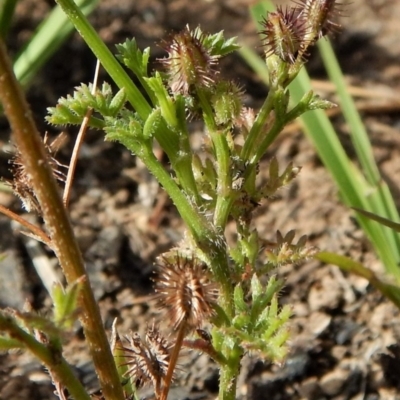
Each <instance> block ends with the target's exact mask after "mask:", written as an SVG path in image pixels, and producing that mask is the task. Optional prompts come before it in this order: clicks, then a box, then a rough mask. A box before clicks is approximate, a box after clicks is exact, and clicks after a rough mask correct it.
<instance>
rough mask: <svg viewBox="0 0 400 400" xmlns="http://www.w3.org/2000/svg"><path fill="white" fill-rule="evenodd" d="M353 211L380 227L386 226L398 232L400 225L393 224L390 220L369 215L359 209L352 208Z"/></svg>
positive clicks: (367, 212)
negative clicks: (378, 224) (377, 223)
mask: <svg viewBox="0 0 400 400" xmlns="http://www.w3.org/2000/svg"><path fill="white" fill-rule="evenodd" d="M353 209H354V210H356V211H357V212H358V213H360V214H363V215H365V216H366V217H368V218H371V219H373V220H374V221H376V222H379V223H380V224H382V225H385V226H388V227H389V228H390V229H392V230H394V231H396V232H400V224H398V223H396V222H393V221H392V220H390V219H387V218H383V217H381V216H380V215H377V214H374V213H371V212H369V211H365V210H361V208H357V207H353Z"/></svg>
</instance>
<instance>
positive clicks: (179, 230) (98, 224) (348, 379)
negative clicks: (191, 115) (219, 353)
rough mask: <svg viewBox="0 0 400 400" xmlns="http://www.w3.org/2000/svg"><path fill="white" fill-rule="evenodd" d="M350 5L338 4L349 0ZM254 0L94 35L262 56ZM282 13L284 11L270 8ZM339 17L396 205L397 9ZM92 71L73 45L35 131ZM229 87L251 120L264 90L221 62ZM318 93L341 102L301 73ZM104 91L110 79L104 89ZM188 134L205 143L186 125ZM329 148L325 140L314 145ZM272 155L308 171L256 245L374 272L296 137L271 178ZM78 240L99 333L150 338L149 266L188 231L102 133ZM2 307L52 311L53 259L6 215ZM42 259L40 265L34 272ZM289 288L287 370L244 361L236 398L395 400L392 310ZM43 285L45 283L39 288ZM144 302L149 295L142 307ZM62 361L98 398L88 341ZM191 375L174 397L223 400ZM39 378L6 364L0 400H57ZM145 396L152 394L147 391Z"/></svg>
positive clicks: (396, 329)
mask: <svg viewBox="0 0 400 400" xmlns="http://www.w3.org/2000/svg"><path fill="white" fill-rule="evenodd" d="M343 2H344V1H343ZM249 3H250V2H249V1H245V0H241V1H234V0H231V1H229V0H214V1H200V0H198V1H188V0H175V1H167V0H164V1H161V0H145V1H143V0H137V1H130V0H102V1H101V2H100V4H99V7H98V8H97V10H96V11H95V12H94V13H93V14H92V16H91V18H90V19H91V21H92V22H93V23H94V25H95V27H96V29H97V31H98V32H99V33H100V35H101V37H102V38H103V39H104V40H105V41H106V42H107V44H108V45H109V46H110V47H111V48H113V45H114V44H116V43H120V42H123V41H124V40H125V38H127V37H132V36H134V37H136V38H137V40H138V42H139V45H140V46H141V47H142V48H143V47H147V46H150V47H151V48H152V56H153V57H154V58H157V57H160V56H161V55H162V54H161V49H160V48H159V47H157V46H155V42H158V41H159V40H160V39H162V38H163V37H164V36H165V34H166V33H168V32H170V31H173V30H180V29H182V28H183V27H184V26H185V25H186V24H188V23H189V24H190V26H191V27H195V26H197V25H201V27H202V28H203V30H206V31H209V32H216V31H219V30H221V29H224V30H225V35H226V37H230V36H238V37H239V42H241V43H246V44H248V45H250V46H252V47H254V48H255V49H257V50H258V51H261V48H260V43H259V41H258V38H257V35H256V32H255V28H254V26H253V24H252V22H251V21H250V17H249V12H248V7H247V6H248V4H249ZM277 4H281V3H280V2H277ZM51 7H52V1H50V0H49V1H45V0H20V1H19V2H18V5H17V15H16V19H15V21H14V23H13V28H12V32H11V34H10V36H9V38H8V44H9V47H10V52H11V54H16V52H17V51H18V49H20V48H21V47H22V46H23V44H24V43H25V42H26V40H27V39H28V38H29V37H30V35H31V34H32V32H33V30H34V29H35V27H36V26H37V25H38V23H40V21H41V20H42V19H43V17H44V16H45V15H46V14H47V13H48V11H49V10H50V9H51ZM344 14H346V17H345V18H342V19H341V23H342V25H343V31H342V32H341V33H340V34H339V35H337V36H336V38H335V39H334V44H335V48H336V51H337V54H338V56H339V59H340V63H341V65H342V68H343V70H344V72H345V74H346V77H347V80H348V83H349V85H351V87H352V90H353V93H354V95H355V97H356V101H357V105H358V107H359V108H360V110H362V116H363V120H364V122H365V124H366V126H367V129H368V132H369V135H370V138H371V141H372V144H373V147H374V153H375V156H376V159H377V160H378V163H379V166H380V168H381V172H382V174H383V176H384V177H385V179H386V181H387V183H388V184H389V186H390V188H391V190H392V192H393V193H394V195H395V198H396V202H397V205H398V206H400V194H399V182H400V159H399V152H400V131H399V129H400V117H399V116H400V114H399V108H400V96H399V93H400V64H399V61H400V40H399V38H400V28H399V22H398V21H399V20H400V2H399V1H396V0H393V1H390V0H353V1H352V2H351V4H350V5H348V7H346V11H345V13H344ZM94 65H95V60H94V57H93V56H92V55H91V53H90V51H88V49H87V48H86V46H85V44H84V43H83V42H82V40H81V39H80V38H79V37H78V35H73V36H72V38H71V39H70V40H69V41H68V42H67V43H66V44H65V45H64V46H63V47H62V48H61V49H60V50H59V51H58V52H57V54H56V55H55V56H54V57H53V58H52V59H51V60H50V62H49V63H47V64H46V66H45V67H44V69H43V70H42V71H41V73H40V74H39V75H38V76H37V78H36V79H35V82H34V83H33V85H32V86H31V87H30V89H29V90H28V99H29V101H30V104H31V106H32V109H33V111H34V115H35V118H36V120H37V123H38V126H39V128H40V129H41V131H42V132H45V131H50V132H51V133H54V134H56V132H55V131H54V130H53V129H51V128H50V127H48V126H46V125H45V123H44V115H45V112H46V107H49V106H54V105H55V104H56V102H57V99H58V98H59V97H60V96H65V95H66V94H68V93H72V91H73V87H74V86H76V85H78V84H79V83H81V82H90V81H91V80H92V76H93V70H94ZM224 67H225V74H226V76H227V77H230V78H234V79H235V80H236V81H238V82H240V84H241V85H242V86H243V87H244V88H245V90H246V93H247V95H246V103H247V105H248V106H251V107H254V108H257V107H259V106H260V104H261V102H262V101H263V99H264V98H265V95H266V93H267V89H266V87H265V86H264V85H263V84H262V83H261V82H260V80H259V79H258V78H257V76H256V75H254V73H253V72H252V71H251V70H250V69H249V68H248V67H247V66H246V64H245V63H244V62H243V61H242V60H241V58H240V57H239V56H238V55H232V56H230V57H228V58H227V59H226V60H225V61H224ZM308 68H309V70H310V73H311V75H312V77H313V78H314V79H315V81H314V83H315V87H316V89H317V91H318V92H321V94H322V95H323V96H325V97H329V98H330V99H333V100H334V99H335V95H334V93H333V92H332V90H331V89H330V87H329V85H326V78H325V74H324V71H323V68H322V64H321V62H320V60H319V58H318V56H317V55H313V56H312V57H311V60H310V62H309V64H308ZM101 79H107V78H106V77H105V76H102V78H101ZM333 121H334V123H335V126H336V128H337V130H338V132H339V133H340V137H341V140H342V141H343V143H344V145H345V148H346V150H347V151H348V153H349V154H350V155H352V154H353V150H352V146H351V142H350V139H349V136H348V131H347V127H346V125H345V124H344V122H343V119H342V117H341V116H339V115H337V116H334V117H333ZM193 132H194V133H198V134H199V132H201V127H200V126H198V125H196V124H194V125H193ZM67 133H68V135H69V137H70V141H69V143H68V144H67V145H66V146H65V147H64V148H63V149H62V150H61V151H60V157H61V161H64V162H67V161H68V155H69V152H70V149H71V146H72V144H73V140H74V137H75V135H76V131H75V130H73V129H68V131H67ZM321 134H323V132H321ZM0 144H1V146H2V148H3V151H2V152H1V154H0V161H1V164H0V173H1V175H2V176H4V177H9V172H8V163H7V162H8V159H9V158H10V154H9V151H10V149H11V148H10V144H9V129H8V125H7V123H6V121H5V119H4V118H1V119H0ZM272 155H275V156H276V157H277V158H278V161H279V163H280V164H281V165H282V166H283V165H286V164H287V163H289V162H290V161H293V162H294V164H295V165H298V166H302V171H301V174H300V176H299V178H298V179H297V180H296V181H295V182H294V183H293V184H292V185H291V186H290V187H289V188H287V189H285V190H282V191H280V192H279V195H278V196H277V197H276V198H274V199H273V200H271V201H269V202H268V203H265V204H263V205H262V206H261V207H260V209H259V210H258V212H257V218H256V221H255V223H256V225H257V227H258V228H259V231H260V235H261V237H263V238H264V239H266V240H273V239H274V237H275V232H276V230H277V229H279V230H281V231H282V232H287V231H289V230H290V229H295V230H296V232H297V233H296V234H297V236H298V237H300V236H301V235H303V234H307V235H309V237H310V243H311V244H313V245H315V246H318V247H319V248H320V249H324V250H329V251H334V252H338V253H340V254H345V255H350V256H352V257H353V258H354V259H356V260H359V261H361V262H362V263H363V264H364V265H365V266H367V267H368V268H371V269H373V270H374V271H376V272H377V273H382V266H381V265H380V263H379V261H378V260H377V259H376V256H375V255H374V253H373V251H372V250H371V247H370V245H369V243H368V241H367V240H366V238H365V236H364V234H363V233H362V231H361V230H360V229H359V227H358V225H357V223H356V221H355V219H354V215H353V213H352V212H351V211H350V210H349V209H347V208H346V207H344V206H343V205H342V204H341V203H340V200H339V199H338V195H337V190H336V188H335V186H334V184H333V182H332V179H331V177H330V176H329V174H328V173H327V172H326V171H325V169H324V168H323V166H322V165H321V162H320V161H319V159H318V156H317V155H316V153H315V151H314V149H313V148H312V146H311V145H310V143H309V142H308V141H307V140H306V138H305V137H304V135H303V134H302V133H301V131H300V129H299V127H298V126H292V127H290V129H289V130H287V131H286V132H285V133H283V134H282V135H281V137H280V138H279V139H278V140H277V141H276V143H275V144H274V145H273V146H272V148H271V150H270V151H269V153H268V155H267V156H266V157H265V160H264V161H263V163H262V166H261V174H262V173H263V171H266V169H267V165H268V160H269V159H270V158H271V156H272ZM0 201H1V204H3V205H5V206H7V207H10V208H11V209H12V210H14V211H17V212H20V213H23V210H22V209H21V206H20V203H19V202H18V200H16V199H15V198H14V197H13V196H12V195H10V194H8V193H5V192H1V193H0ZM70 211H71V219H72V221H73V224H74V227H75V230H76V235H77V237H78V240H79V243H80V246H81V249H82V252H83V254H84V257H85V260H86V262H87V268H88V272H89V275H90V278H91V280H92V283H93V286H94V290H95V295H96V298H97V299H98V301H99V304H100V306H101V310H102V313H103V316H104V321H105V323H106V325H107V326H108V327H110V325H111V322H112V320H113V319H114V318H115V317H119V325H118V329H119V331H120V333H127V332H128V331H129V329H132V330H139V331H143V329H144V327H145V326H146V324H147V323H148V322H149V321H152V319H153V318H154V317H155V318H157V312H156V310H155V308H154V306H153V305H152V303H151V302H148V301H147V297H146V296H147V295H148V294H149V293H151V282H150V279H149V278H150V276H151V273H152V271H153V268H154V267H153V263H154V259H155V257H156V256H157V255H158V254H160V253H162V252H163V251H166V250H167V249H169V248H170V247H171V246H173V244H174V243H176V241H178V240H179V239H180V237H181V236H182V234H183V232H184V227H183V226H182V223H181V221H180V219H179V217H178V215H177V213H176V210H175V209H174V207H173V205H172V204H171V203H170V201H169V200H168V199H167V198H166V196H165V194H164V193H163V191H162V190H161V189H160V188H159V187H158V185H157V184H156V183H155V182H154V181H153V179H152V177H151V176H150V175H149V174H148V172H147V171H146V170H145V169H144V168H143V166H142V165H141V164H140V163H139V162H137V161H136V160H135V159H134V158H133V157H131V155H130V154H129V153H128V152H127V151H125V150H124V149H122V147H121V146H118V145H116V144H111V143H105V142H104V141H103V137H102V135H100V134H99V133H96V132H91V133H89V134H88V137H87V141H86V143H85V145H84V147H83V150H82V154H81V157H80V160H79V164H78V171H77V175H76V180H75V186H74V191H73V197H72V203H71V207H70ZM0 225H1V227H0V229H1V230H0V235H1V251H2V252H5V254H6V255H7V257H6V258H5V259H2V260H1V262H0V263H1V268H0V306H2V307H5V306H12V307H16V308H19V309H21V308H22V307H23V305H24V303H25V300H26V299H27V300H28V301H29V302H30V303H31V304H32V307H33V308H34V309H36V310H38V311H39V312H41V313H45V312H46V311H47V310H48V309H49V304H50V303H49V300H48V294H47V290H46V285H47V282H46V280H45V279H43V277H42V278H41V277H40V268H41V266H43V264H42V262H43V260H44V262H47V264H46V263H45V265H47V267H43V268H48V269H47V270H46V271H51V273H54V274H55V275H56V276H60V271H59V270H58V267H57V265H56V263H55V262H54V259H53V257H52V254H51V253H50V252H48V250H47V249H45V248H43V247H42V246H40V245H36V246H34V245H33V244H32V241H27V240H26V239H25V238H24V237H23V236H21V235H20V234H19V231H18V227H15V226H14V225H13V224H10V222H9V221H8V220H7V219H6V218H5V217H3V216H1V217H0ZM39 259H40V260H42V261H38V260H39ZM279 274H280V275H282V276H283V277H284V278H285V279H286V286H285V289H284V291H283V293H282V296H281V302H282V303H289V304H292V305H293V311H294V317H293V319H292V320H291V330H292V337H291V342H290V346H291V353H290V355H289V357H288V359H287V361H286V363H285V364H284V365H270V364H268V363H261V362H259V361H257V360H256V359H252V358H250V357H246V358H245V359H244V360H243V368H242V373H241V376H240V381H239V389H238V398H239V399H243V400H244V399H248V400H264V399H265V400H266V399H268V400H278V399H279V400H283V399H290V400H295V399H313V400H323V399H335V400H339V399H367V400H375V399H400V394H397V393H398V390H399V388H400V348H399V347H398V344H397V343H398V340H399V337H400V320H399V315H398V314H399V313H398V310H397V309H396V308H395V307H394V306H393V305H392V304H391V303H389V302H388V301H387V300H386V299H384V298H382V296H381V295H379V293H377V292H376V291H375V290H373V289H372V288H371V287H370V286H369V285H368V283H367V282H366V281H364V280H362V279H361V278H356V277H353V276H346V275H344V274H343V273H342V272H341V271H340V270H339V269H337V268H335V267H332V266H329V265H321V264H320V263H319V262H316V261H311V262H308V263H304V264H302V265H296V266H290V267H285V268H282V269H281V270H280V271H279ZM44 275H45V276H49V274H48V273H45V274H44ZM143 296H144V297H143ZM66 352H67V354H66V355H67V357H68V359H69V360H70V361H71V362H72V363H74V365H76V372H77V374H78V376H79V377H80V378H81V379H82V380H83V382H84V383H85V384H86V385H87V386H88V387H90V388H93V390H95V389H96V381H95V378H94V375H93V371H92V368H91V365H90V363H89V362H88V355H87V350H86V349H85V346H84V344H83V341H82V332H81V330H80V329H77V330H76V331H75V332H74V334H73V335H72V336H71V337H70V338H69V345H68V346H67V349H66ZM187 357H188V358H189V359H188V360H187V361H186V367H184V368H183V370H184V371H185V373H182V376H181V377H180V379H179V381H178V382H177V383H179V385H177V387H176V388H175V389H174V390H173V391H172V393H171V397H170V398H171V399H175V400H178V399H182V400H183V399H190V400H195V399H196V400H199V399H214V398H215V397H216V395H217V391H218V374H217V369H216V367H215V365H214V364H213V363H212V362H211V361H210V360H209V359H208V358H207V357H206V356H204V355H196V354H190V355H189V356H187ZM52 390H53V389H52V387H51V383H50V380H49V378H48V376H47V374H46V372H45V371H44V369H43V368H42V367H41V366H40V365H39V364H38V363H37V362H36V361H35V360H33V359H32V357H31V356H29V355H28V354H25V353H20V352H14V353H12V354H9V355H5V354H0V399H1V400H6V399H7V400H8V399H13V400H17V399H21V400H22V399H24V400H25V399H30V400H36V399H49V400H50V399H55V398H56V397H55V396H54V395H53V394H52ZM142 395H143V397H145V396H149V394H146V393H145V392H144V393H143V394H142Z"/></svg>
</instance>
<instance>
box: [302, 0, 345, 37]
mask: <svg viewBox="0 0 400 400" xmlns="http://www.w3.org/2000/svg"><path fill="white" fill-rule="evenodd" d="M295 3H296V4H297V5H298V8H299V10H300V11H301V15H302V17H303V19H304V21H306V24H307V32H308V34H309V35H310V37H309V38H308V39H309V41H315V40H316V39H319V38H321V37H322V36H325V35H327V34H328V33H330V32H337V31H338V30H339V28H340V25H339V24H338V23H336V22H335V17H336V16H337V15H338V14H340V12H341V7H342V6H343V4H342V3H340V2H338V1H336V0H296V1H295ZM311 36H312V37H311Z"/></svg>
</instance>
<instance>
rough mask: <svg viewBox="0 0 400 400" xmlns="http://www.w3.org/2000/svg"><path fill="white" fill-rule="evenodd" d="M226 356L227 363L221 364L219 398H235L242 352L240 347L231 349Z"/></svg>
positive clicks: (224, 399)
mask: <svg viewBox="0 0 400 400" xmlns="http://www.w3.org/2000/svg"><path fill="white" fill-rule="evenodd" d="M229 353H230V354H229V355H228V356H226V358H227V364H224V365H221V366H220V368H221V369H220V378H219V395H218V400H235V399H236V386H237V378H238V376H239V371H240V360H241V356H242V352H241V350H240V349H239V348H238V347H236V346H235V347H234V349H232V350H230V351H229Z"/></svg>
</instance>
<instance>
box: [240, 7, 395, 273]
mask: <svg viewBox="0 0 400 400" xmlns="http://www.w3.org/2000/svg"><path fill="white" fill-rule="evenodd" d="M270 7H271V3H270V2H262V3H259V4H257V6H254V7H252V8H251V13H252V16H253V18H254V22H255V23H257V22H258V21H259V20H261V17H262V16H264V15H265V13H266V10H270V9H271V8H270ZM260 12H261V13H262V14H261V15H260V14H258V13H260ZM241 55H242V56H243V57H244V58H245V60H249V61H248V62H249V64H250V65H251V66H254V67H255V68H256V69H257V73H258V74H260V77H262V78H261V79H262V80H263V81H264V82H268V70H267V67H266V65H265V64H264V67H263V66H262V64H261V63H260V62H259V61H256V57H257V56H256V55H255V54H254V52H253V51H251V50H250V49H248V48H244V49H243V50H242V51H241ZM289 89H290V94H291V99H292V101H293V102H294V103H295V104H296V103H298V102H299V101H300V99H301V97H302V96H303V94H304V93H306V92H308V91H309V90H311V81H310V78H309V77H308V74H307V72H306V70H305V69H302V70H301V72H300V74H299V75H298V77H297V78H296V79H295V80H294V81H293V82H292V84H291V85H290V88H289ZM353 119H354V120H356V119H355V118H353ZM301 121H302V124H303V126H304V131H305V133H306V135H307V136H308V138H309V139H310V140H311V141H312V143H313V144H314V146H315V148H316V150H317V152H318V154H319V156H320V158H321V160H322V162H323V163H324V165H325V166H326V167H327V169H328V170H329V171H330V173H331V174H332V176H333V177H334V179H335V181H336V183H337V186H338V188H339V190H340V195H341V197H342V199H343V201H344V203H345V204H346V205H348V206H353V207H358V208H361V209H365V210H368V211H370V212H374V213H377V214H382V215H383V216H385V217H387V216H388V215H387V213H381V211H382V209H385V207H382V206H381V205H382V204H383V203H382V202H380V201H378V200H377V197H375V195H371V193H373V192H374V191H376V187H375V186H372V185H371V184H369V183H368V181H367V180H366V179H365V178H364V177H363V175H362V173H361V172H360V170H359V169H358V168H357V167H356V165H355V164H353V163H352V162H351V161H350V160H349V158H348V157H347V155H346V153H345V151H344V149H343V146H342V145H341V143H340V141H339V139H338V137H337V134H336V132H335V130H334V129H333V126H332V124H331V122H330V121H329V119H328V117H327V116H326V114H325V113H324V112H323V111H313V112H307V113H305V114H304V115H303V116H302V117H301ZM359 141H361V145H360V147H361V148H365V149H368V148H370V146H369V144H368V143H365V140H364V139H363V140H361V139H359ZM364 157H365V158H366V161H365V163H366V164H367V163H368V162H369V161H370V158H368V157H372V152H370V154H369V153H368V152H367V151H366V150H365V156H364ZM374 165H375V164H374ZM369 171H370V172H369V175H370V176H372V177H374V178H376V177H377V176H378V177H379V172H378V170H377V169H376V167H375V168H374V167H369ZM377 174H378V175H377ZM379 179H380V177H379ZM372 182H373V183H376V182H377V181H376V179H375V180H372ZM379 184H380V185H381V186H386V185H383V184H382V181H381V180H379ZM383 192H384V194H385V196H386V195H387V193H388V189H387V187H386V189H383ZM384 198H385V199H387V198H386V197H384ZM390 198H391V196H390V193H389V199H390ZM385 201H386V200H385ZM379 206H380V207H379ZM385 206H386V204H385ZM386 209H387V210H390V212H391V213H393V212H396V209H395V207H394V203H393V202H392V201H390V200H387V206H386ZM390 215H393V214H390ZM358 220H359V222H360V225H361V227H362V228H363V230H364V231H365V233H366V235H367V236H368V237H369V239H370V240H371V242H372V243H373V245H374V247H375V250H376V251H377V253H378V255H379V257H380V258H381V260H382V262H383V263H384V265H385V267H386V269H387V270H388V271H389V272H391V273H392V274H394V276H396V277H397V278H398V279H399V280H400V269H399V267H398V265H399V260H400V257H399V252H398V246H397V245H396V239H395V237H394V233H393V232H392V231H390V229H388V228H386V227H383V226H380V225H379V224H378V223H376V222H375V221H373V220H371V219H369V218H367V217H365V216H363V215H358Z"/></svg>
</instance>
